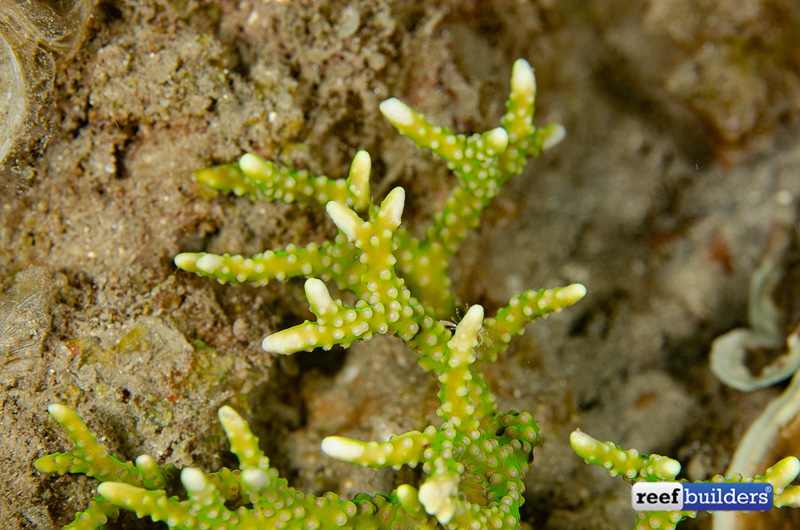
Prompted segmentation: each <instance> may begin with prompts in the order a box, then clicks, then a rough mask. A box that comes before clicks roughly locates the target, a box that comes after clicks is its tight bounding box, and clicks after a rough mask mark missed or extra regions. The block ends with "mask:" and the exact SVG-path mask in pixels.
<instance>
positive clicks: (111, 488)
mask: <svg viewBox="0 0 800 530" xmlns="http://www.w3.org/2000/svg"><path fill="white" fill-rule="evenodd" d="M143 491H145V490H143V489H141V488H137V487H136V486H131V485H130V484H125V483H124V482H103V483H102V484H98V486H97V493H99V494H100V495H102V496H103V497H104V498H105V499H106V500H107V501H109V502H111V503H112V504H122V505H125V504H127V503H128V502H130V501H131V499H132V498H135V497H138V496H140V495H141V493H142V492H143Z"/></svg>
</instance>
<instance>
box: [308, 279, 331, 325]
mask: <svg viewBox="0 0 800 530" xmlns="http://www.w3.org/2000/svg"><path fill="white" fill-rule="evenodd" d="M305 291H306V298H307V299H308V303H309V304H310V305H311V309H312V311H314V313H315V314H317V315H318V316H319V315H324V314H326V313H330V312H335V310H336V304H335V303H334V301H333V299H332V298H331V294H330V293H329V292H328V288H327V287H326V286H325V284H324V283H323V282H322V281H321V280H318V279H316V278H309V279H308V280H306V284H305Z"/></svg>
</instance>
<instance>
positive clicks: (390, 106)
mask: <svg viewBox="0 0 800 530" xmlns="http://www.w3.org/2000/svg"><path fill="white" fill-rule="evenodd" d="M378 108H380V111H381V113H382V114H383V115H384V116H385V117H386V119H387V120H389V121H390V122H392V125H394V126H396V127H411V126H412V125H414V111H412V110H411V108H410V107H409V106H408V105H406V104H405V103H403V102H402V101H400V100H399V99H397V98H389V99H387V100H385V101H382V102H381V104H380V105H379V106H378Z"/></svg>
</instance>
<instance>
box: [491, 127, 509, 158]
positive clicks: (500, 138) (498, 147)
mask: <svg viewBox="0 0 800 530" xmlns="http://www.w3.org/2000/svg"><path fill="white" fill-rule="evenodd" d="M486 143H487V144H488V147H489V148H490V149H492V150H493V151H494V152H495V153H502V152H503V151H505V150H506V147H508V131H506V130H505V129H504V128H502V127H496V128H494V129H492V130H491V131H489V134H487V135H486Z"/></svg>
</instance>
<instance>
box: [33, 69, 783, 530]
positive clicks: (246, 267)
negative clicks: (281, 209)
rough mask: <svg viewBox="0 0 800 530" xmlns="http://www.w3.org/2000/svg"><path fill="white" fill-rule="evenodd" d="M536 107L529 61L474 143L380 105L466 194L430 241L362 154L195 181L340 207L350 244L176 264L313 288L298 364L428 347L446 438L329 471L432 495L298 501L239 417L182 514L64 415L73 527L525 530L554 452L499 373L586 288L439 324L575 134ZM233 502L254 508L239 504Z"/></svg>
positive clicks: (651, 463)
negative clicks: (344, 294) (126, 522)
mask: <svg viewBox="0 0 800 530" xmlns="http://www.w3.org/2000/svg"><path fill="white" fill-rule="evenodd" d="M535 95H536V82H535V78H534V75H533V70H532V69H531V67H530V65H529V64H528V63H527V62H526V61H525V60H522V59H519V60H517V61H516V62H515V63H514V67H513V72H512V78H511V94H510V96H509V99H508V102H507V103H506V114H505V115H504V116H503V118H502V120H501V127H498V128H495V129H492V130H490V131H488V132H485V133H483V134H475V135H472V136H466V135H463V134H454V133H451V132H450V131H448V130H447V129H444V128H441V127H437V126H434V125H432V124H430V123H428V122H427V121H426V120H425V118H424V117H423V116H422V115H421V114H419V113H417V112H415V111H413V110H412V109H410V108H409V107H408V106H406V105H405V104H404V103H402V102H401V101H399V100H397V99H394V98H392V99H389V100H386V101H384V102H383V103H381V105H380V110H381V112H382V113H383V115H384V116H385V117H386V118H387V119H388V120H389V121H390V122H391V123H392V124H393V125H394V126H395V128H396V129H397V130H398V131H399V132H400V133H401V134H403V135H405V136H407V137H409V138H410V139H411V140H413V141H414V142H415V143H416V144H417V145H418V146H419V147H424V148H427V149H430V150H432V151H433V152H434V153H435V154H436V155H437V156H439V157H441V158H443V159H444V160H445V161H446V163H447V166H448V167H449V168H450V169H451V170H452V172H453V174H454V175H455V177H456V180H457V183H456V186H455V188H454V189H453V191H452V193H451V195H450V196H449V197H448V199H447V200H446V202H445V204H444V207H443V209H442V210H441V211H439V212H437V213H436V214H435V215H434V217H433V221H432V223H431V225H430V226H429V227H428V229H427V230H426V232H425V236H424V237H423V238H421V239H420V238H417V237H414V236H413V235H411V234H410V233H409V232H408V231H407V230H406V229H405V228H404V227H403V226H402V214H403V208H404V205H405V192H404V190H403V189H402V188H395V189H393V190H392V191H391V192H389V194H388V195H387V196H386V198H385V199H384V200H383V202H382V203H381V204H380V206H375V205H374V204H373V203H372V197H371V192H370V187H369V175H370V171H371V162H370V157H369V155H368V154H367V153H366V152H363V151H361V152H359V153H358V154H357V155H356V156H355V158H354V160H353V162H352V165H351V169H350V174H349V176H348V178H347V179H346V180H333V179H329V178H327V177H325V176H314V175H310V174H309V173H308V172H306V171H296V170H292V169H289V168H285V167H281V166H278V165H277V164H274V163H272V162H269V161H265V160H262V159H260V158H258V157H257V156H255V155H250V154H248V155H244V156H243V157H242V158H241V159H240V160H239V162H238V163H236V164H227V165H222V166H217V167H212V168H208V169H204V170H201V171H199V172H198V173H197V180H198V182H200V183H201V184H203V185H205V186H208V187H210V188H213V189H215V190H220V191H228V192H233V193H235V194H237V195H245V194H246V195H249V196H252V197H254V198H256V199H266V200H281V201H284V202H289V203H299V204H301V205H303V206H310V207H317V208H323V207H324V208H325V210H326V211H327V213H328V216H329V217H330V218H331V220H332V221H333V222H334V224H335V225H336V226H337V228H338V230H339V233H338V235H337V236H336V238H335V240H334V241H333V242H326V243H323V244H321V245H315V244H313V243H312V244H309V245H307V246H306V247H304V248H298V247H296V246H295V245H288V246H287V247H286V248H285V249H283V250H275V251H266V252H264V253H262V254H258V255H256V256H252V257H249V258H245V257H242V256H229V255H224V256H219V255H214V254H207V253H183V254H179V255H178V256H176V257H175V264H176V265H177V266H178V267H180V268H181V269H184V270H186V271H189V272H194V273H198V274H201V275H204V276H209V277H212V278H215V279H217V280H219V281H220V282H237V283H241V282H254V283H256V284H259V285H265V284H267V283H268V282H269V281H270V280H279V281H284V280H287V279H289V278H293V277H299V276H302V277H305V278H307V279H306V282H305V294H306V299H307V300H308V304H309V308H310V310H311V312H312V313H313V315H314V318H315V320H314V321H306V322H303V323H302V324H299V325H296V326H294V327H291V328H289V329H285V330H283V331H279V332H277V333H274V334H271V335H269V336H267V337H266V338H264V339H263V342H262V347H263V349H264V350H266V351H267V352H271V353H275V354H281V355H289V354H292V353H295V352H298V351H301V350H309V351H310V350H315V349H319V348H321V349H323V350H327V349H330V348H331V347H332V346H334V345H340V346H349V345H350V344H351V343H352V342H353V341H355V340H369V339H370V338H372V337H373V336H374V335H375V334H376V333H377V334H387V335H393V336H396V337H398V338H400V339H401V340H402V341H404V342H405V343H406V344H407V345H408V346H409V347H410V348H411V349H413V350H414V351H415V352H416V355H417V359H418V363H419V365H420V366H421V367H422V368H423V369H424V370H426V371H430V372H432V373H433V375H434V376H435V377H436V378H437V379H438V382H439V384H440V390H439V393H438V397H439V400H440V402H441V405H440V406H439V407H438V409H437V410H436V413H437V415H438V417H439V418H440V420H441V422H440V424H439V425H429V426H427V427H426V428H424V429H423V430H422V431H410V432H406V433H402V434H398V435H396V436H393V437H391V438H390V439H389V440H388V441H385V442H375V441H360V440H354V439H350V438H344V437H339V436H329V437H327V438H325V439H324V440H323V442H322V450H323V451H324V452H325V453H326V454H327V455H328V456H330V457H332V458H335V459H338V460H343V461H345V462H350V463H353V464H358V465H361V466H367V467H372V468H381V467H386V466H392V467H394V468H400V467H401V466H410V467H417V466H419V467H420V468H421V470H422V472H423V475H424V478H423V479H422V481H421V483H420V484H419V485H418V486H415V485H411V484H401V485H400V486H398V487H397V488H396V489H395V490H394V491H393V492H391V493H389V494H376V495H372V496H370V495H366V494H358V495H356V497H355V498H354V499H352V500H342V499H339V498H338V497H337V496H336V495H334V494H332V493H327V494H325V495H322V496H314V495H311V494H307V493H303V492H300V491H297V490H295V489H294V488H292V487H290V486H289V485H288V482H287V481H286V479H284V478H281V477H280V476H279V474H278V471H277V470H276V469H274V468H272V467H270V464H269V459H268V458H267V457H266V456H265V455H264V454H263V453H262V452H261V450H260V449H259V446H258V440H257V439H256V438H255V436H253V434H252V432H251V431H250V429H249V427H248V425H247V423H246V422H245V421H244V420H243V419H242V418H241V417H240V416H239V415H238V414H237V413H236V412H235V411H234V410H233V409H232V408H230V407H227V406H226V407H222V408H221V409H220V410H219V420H220V422H221V423H222V426H223V428H224V430H225V433H226V435H227V438H228V440H229V441H230V444H231V450H232V452H233V453H234V454H235V455H236V457H237V458H238V460H239V470H236V471H231V470H228V469H225V468H223V469H222V470H220V471H218V472H216V473H204V472H202V471H200V470H199V469H196V468H186V469H183V470H182V471H181V472H180V482H181V483H182V484H183V487H184V489H185V491H186V495H185V500H182V499H181V498H180V497H177V496H173V497H169V496H168V494H167V493H166V491H165V487H166V485H167V484H169V483H170V481H169V480H168V479H169V478H171V477H173V476H174V475H176V474H177V470H176V469H175V468H174V467H173V466H170V465H167V466H163V467H159V466H157V465H156V464H155V462H154V461H153V460H152V459H151V458H149V457H140V458H138V459H136V463H135V464H134V463H132V462H122V461H120V460H118V459H116V458H115V457H113V456H110V455H109V454H108V452H107V451H106V450H105V449H104V448H103V447H101V446H100V445H98V444H97V443H96V441H95V438H94V436H93V435H92V434H91V433H90V432H89V430H88V429H87V428H86V426H85V424H84V423H83V422H82V421H81V419H80V418H78V416H77V415H76V414H74V413H73V412H71V411H70V410H69V409H67V408H66V407H64V406H61V405H53V406H51V407H50V409H49V410H50V413H51V415H52V416H53V417H54V419H56V421H58V422H59V423H60V424H61V425H62V426H63V427H64V429H65V430H66V433H67V437H68V438H69V439H70V440H71V441H72V442H73V444H74V445H75V448H74V449H73V450H72V451H70V452H67V453H63V454H58V455H49V456H45V457H43V458H40V459H39V460H37V462H36V466H37V468H38V469H39V470H40V471H42V472H46V473H53V472H58V473H68V472H71V473H85V474H86V475H88V476H90V477H94V478H96V479H98V480H100V481H101V482H102V483H101V484H100V485H99V486H98V488H97V492H98V493H99V498H98V499H96V500H95V501H93V503H92V504H91V505H90V506H89V507H88V508H87V509H86V510H85V511H83V512H81V513H79V514H78V515H77V517H76V519H75V521H74V522H73V523H72V524H71V525H69V526H68V528H71V529H81V530H84V529H87V530H88V529H95V528H99V527H100V526H101V525H102V524H103V523H104V522H105V521H106V520H107V518H109V517H112V516H115V515H116V513H117V511H118V509H119V508H123V509H129V510H133V511H134V512H135V513H136V515H137V516H138V517H145V516H148V517H150V518H152V519H153V520H156V521H164V522H165V523H166V524H167V525H168V526H169V527H170V528H179V529H186V530H195V529H203V528H214V529H231V530H232V529H245V528H247V529H251V528H253V529H255V528H263V529H267V528H295V529H301V528H302V529H305V530H315V529H319V528H326V529H327V528H337V527H347V528H359V529H362V528H363V529H368V528H386V529H394V528H434V527H439V526H440V525H441V526H444V527H445V528H448V529H456V528H459V529H460V528H467V529H470V530H482V529H486V530H488V529H493V530H501V529H511V528H519V527H520V524H521V521H520V506H521V505H522V504H523V502H524V498H523V493H524V491H525V484H524V482H523V479H524V477H525V474H526V473H527V471H528V469H529V466H530V464H531V463H532V462H533V451H534V448H535V447H537V446H538V445H539V444H541V442H542V437H541V435H540V433H539V424H538V423H537V422H536V420H535V419H534V418H533V416H532V415H531V414H529V413H527V412H516V411H510V412H507V413H500V412H498V411H497V407H496V403H495V400H494V398H493V397H492V394H491V393H490V389H489V386H488V382H487V380H486V378H485V376H484V371H483V366H484V364H485V363H489V362H493V361H494V360H496V359H497V356H498V354H499V353H500V352H501V351H503V350H504V349H505V348H506V346H507V344H508V343H509V342H510V341H511V340H512V338H513V337H515V336H517V335H521V334H522V333H523V331H524V327H525V325H526V324H528V323H530V322H532V321H533V320H535V319H536V318H539V317H544V316H547V315H548V314H549V313H553V312H558V311H560V310H561V309H563V308H564V307H567V306H569V305H571V304H573V303H575V302H577V301H578V300H580V299H581V298H583V296H584V295H585V294H586V288H585V287H584V286H583V285H580V284H572V285H568V286H566V287H560V288H555V289H546V290H530V291H525V292H523V293H521V294H519V295H517V296H514V297H513V298H511V300H509V302H508V305H507V306H506V307H504V308H502V309H500V310H499V311H498V312H497V314H496V315H494V316H493V317H486V315H485V314H484V309H483V307H481V306H480V305H473V306H472V307H470V308H469V310H468V311H467V313H466V315H465V316H464V318H463V319H461V321H460V322H459V323H458V325H457V326H456V327H455V329H451V328H450V327H448V326H446V325H445V323H444V322H443V321H442V320H443V319H450V318H452V317H453V315H454V314H455V307H456V301H455V297H454V295H453V294H452V292H451V290H450V279H449V277H448V276H447V265H448V260H449V259H450V258H451V257H452V256H453V255H454V254H455V253H456V251H457V250H458V248H459V246H460V244H461V243H462V241H463V240H464V238H465V236H466V234H467V232H468V231H469V230H471V229H473V228H474V227H476V226H477V225H478V222H479V219H480V215H481V212H482V211H483V210H484V209H485V208H486V206H487V205H488V204H489V201H490V200H491V199H492V197H494V196H495V195H497V193H498V192H499V190H500V188H501V187H502V185H503V184H504V183H505V182H506V181H507V180H508V179H509V178H510V177H511V176H513V175H516V174H518V173H520V172H521V171H522V169H523V167H524V165H525V162H526V160H527V159H528V158H529V157H531V156H538V155H539V154H540V153H541V152H542V151H543V150H546V149H549V148H550V147H553V146H554V145H556V144H557V143H558V142H559V141H561V139H562V138H563V137H564V134H565V133H564V129H563V127H562V126H561V125H558V124H552V125H547V126H545V127H540V128H536V127H534V126H533V113H534V101H535ZM331 281H332V282H334V283H335V284H336V285H337V286H338V287H339V289H341V290H343V291H344V290H347V291H351V292H352V293H354V294H355V295H356V297H357V301H356V302H355V303H354V304H353V305H348V304H346V303H345V302H343V301H342V300H341V299H334V298H333V297H332V296H331V294H330V292H329V291H328V288H327V286H326V283H325V282H331ZM573 445H574V447H575V449H576V451H577V452H578V453H579V454H580V455H581V456H583V457H584V458H586V459H587V460H589V461H591V462H596V463H600V464H601V465H603V466H604V467H606V468H607V469H609V470H611V472H612V474H616V473H623V474H624V475H625V476H626V477H627V478H628V479H629V480H636V479H637V478H636V477H639V476H641V477H644V478H645V479H648V480H649V479H653V480H666V479H669V480H671V479H674V477H675V476H676V475H677V472H678V471H679V469H680V466H678V467H677V468H676V467H675V465H676V464H677V462H675V461H674V460H670V459H666V458H664V457H656V456H651V457H648V458H645V457H640V456H638V453H635V451H631V452H627V453H626V452H623V451H621V450H618V449H617V448H616V447H613V448H612V447H611V446H610V445H605V444H600V442H597V441H596V440H594V439H592V438H590V437H588V436H586V435H584V434H583V433H580V432H576V433H574V434H573ZM608 454H610V455H611V457H610V458H608V459H607V458H605V456H606V455H608ZM795 464H796V460H795ZM781 465H783V466H784V468H786V469H785V470H784V471H785V472H781V473H782V474H781V473H779V474H781V477H782V478H781V479H780V480H778V481H777V482H775V484H776V492H777V489H778V483H779V482H780V483H781V484H783V485H784V486H785V484H784V482H785V481H784V482H781V481H782V480H783V478H788V477H789V476H790V475H791V476H792V477H793V476H794V475H796V474H797V473H796V471H795V473H794V475H792V473H791V471H792V470H793V469H794V468H791V466H790V465H789V464H779V466H781ZM787 466H788V467H787ZM795 467H796V466H795ZM773 469H774V468H773ZM782 469H783V468H782ZM642 473H644V474H642ZM789 480H791V479H789ZM786 483H788V482H786ZM790 490H791V491H793V489H792V488H787V489H786V491H787V492H789V491H790ZM792 495H796V494H793V493H792ZM234 499H239V500H238V501H237V503H230V502H229V501H231V500H234ZM787 504H788V503H787ZM234 506H238V507H234ZM651 513H652V512H651ZM685 516H686V515H682V514H679V515H678V516H677V519H675V516H674V515H671V514H667V515H666V516H665V517H666V519H663V518H662V519H658V521H661V520H663V521H673V520H674V521H675V522H677V521H678V520H680V518H682V517H685ZM659 517H660V516H659ZM654 520H655V519H654ZM651 526H652V527H655V524H653V525H651ZM668 526H669V525H666V524H665V525H664V526H662V527H668Z"/></svg>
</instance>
